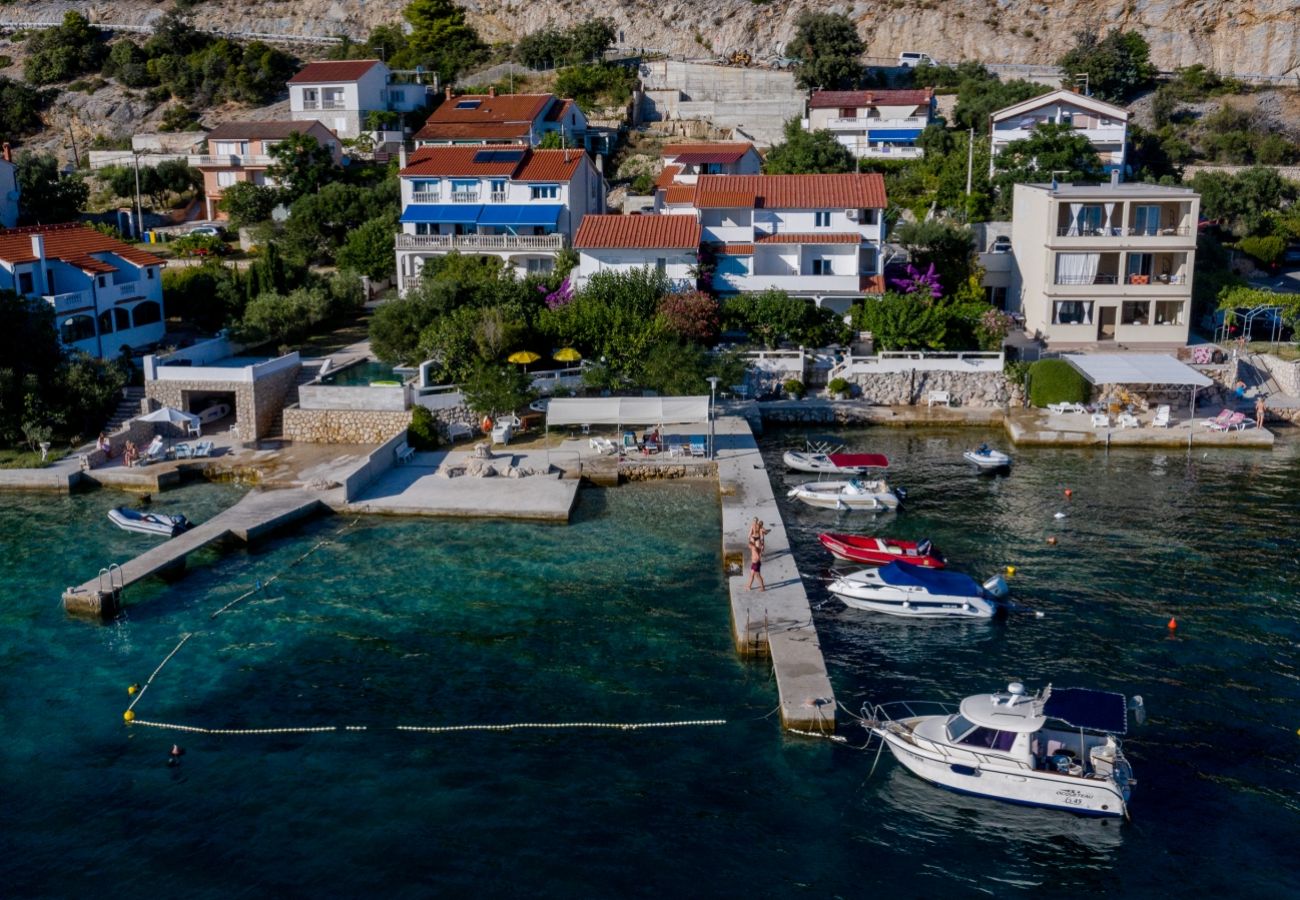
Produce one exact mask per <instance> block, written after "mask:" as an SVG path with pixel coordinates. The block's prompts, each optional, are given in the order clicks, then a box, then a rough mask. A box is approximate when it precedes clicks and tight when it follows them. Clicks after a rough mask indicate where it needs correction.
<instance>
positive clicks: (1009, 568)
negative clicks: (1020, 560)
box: [1007, 566, 1016, 578]
mask: <svg viewBox="0 0 1300 900" xmlns="http://www.w3.org/2000/svg"><path fill="white" fill-rule="evenodd" d="M1014 574H1016V567H1015V566H1007V577H1008V578H1010V577H1011V576H1012V575H1014Z"/></svg>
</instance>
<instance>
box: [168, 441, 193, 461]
mask: <svg viewBox="0 0 1300 900" xmlns="http://www.w3.org/2000/svg"><path fill="white" fill-rule="evenodd" d="M193 453H194V450H193V448H191V447H190V445H189V444H177V445H176V446H175V447H172V455H173V456H175V457H176V458H177V459H189V458H190V456H191V455H193Z"/></svg>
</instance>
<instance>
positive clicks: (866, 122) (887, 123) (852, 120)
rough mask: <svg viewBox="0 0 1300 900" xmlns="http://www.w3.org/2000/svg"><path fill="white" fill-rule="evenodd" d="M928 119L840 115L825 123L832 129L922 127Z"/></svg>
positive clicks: (856, 129)
mask: <svg viewBox="0 0 1300 900" xmlns="http://www.w3.org/2000/svg"><path fill="white" fill-rule="evenodd" d="M929 121H930V120H929V119H928V118H926V117H925V116H903V117H901V118H893V119H882V118H873V117H869V116H840V117H837V118H834V119H831V120H830V122H828V123H827V125H828V126H829V127H830V129H831V130H832V131H858V130H862V129H865V128H870V129H873V130H874V129H877V128H882V129H883V128H924V127H925V126H926V125H927V124H928V123H929Z"/></svg>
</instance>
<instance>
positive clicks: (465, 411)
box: [429, 403, 479, 442]
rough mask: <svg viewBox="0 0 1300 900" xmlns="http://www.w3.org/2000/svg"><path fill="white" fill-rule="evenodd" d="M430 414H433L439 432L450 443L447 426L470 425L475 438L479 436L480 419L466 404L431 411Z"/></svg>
mask: <svg viewBox="0 0 1300 900" xmlns="http://www.w3.org/2000/svg"><path fill="white" fill-rule="evenodd" d="M429 412H431V413H433V420H434V421H435V422H437V423H438V431H439V433H440V434H441V436H442V439H443V440H444V441H448V442H450V438H449V437H448V431H447V426H449V425H454V424H456V423H458V422H459V423H462V424H465V425H468V426H469V427H470V429H471V430H472V431H473V433H474V435H475V436H477V435H478V434H479V426H478V419H476V418H475V416H474V411H473V410H471V409H470V408H469V407H468V406H466V405H465V404H464V403H461V404H458V405H457V406H448V407H445V408H443V409H431V410H429Z"/></svg>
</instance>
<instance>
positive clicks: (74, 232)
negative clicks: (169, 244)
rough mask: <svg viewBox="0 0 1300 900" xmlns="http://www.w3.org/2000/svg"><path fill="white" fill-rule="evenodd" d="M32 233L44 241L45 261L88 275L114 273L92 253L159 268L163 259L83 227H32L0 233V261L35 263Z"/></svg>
mask: <svg viewBox="0 0 1300 900" xmlns="http://www.w3.org/2000/svg"><path fill="white" fill-rule="evenodd" d="M33 234H39V235H41V236H42V237H43V238H44V240H45V258H46V259H59V260H63V261H64V262H66V263H68V264H69V265H73V266H77V267H78V268H82V269H84V270H85V271H87V272H94V273H101V272H113V271H116V268H115V267H114V266H113V264H112V263H110V262H106V261H105V260H102V259H96V258H95V257H93V256H91V255H90V254H92V253H112V254H115V255H116V256H120V257H121V258H122V259H125V260H126V261H127V262H130V263H134V264H135V265H138V266H160V265H162V264H163V260H162V259H161V258H159V257H157V256H154V255H153V254H152V253H146V252H145V251H143V250H137V249H136V248H135V247H132V246H130V245H129V244H124V243H123V242H121V241H119V240H116V239H114V238H111V237H109V236H108V235H106V234H101V233H100V232H98V231H96V230H95V229H93V228H89V227H87V226H85V225H76V224H67V225H33V226H31V227H28V228H10V229H7V230H0V259H2V260H4V261H5V262H7V263H10V264H11V265H12V264H13V263H25V262H34V261H35V260H36V255H35V254H34V253H32V238H31V236H32V235H33Z"/></svg>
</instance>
